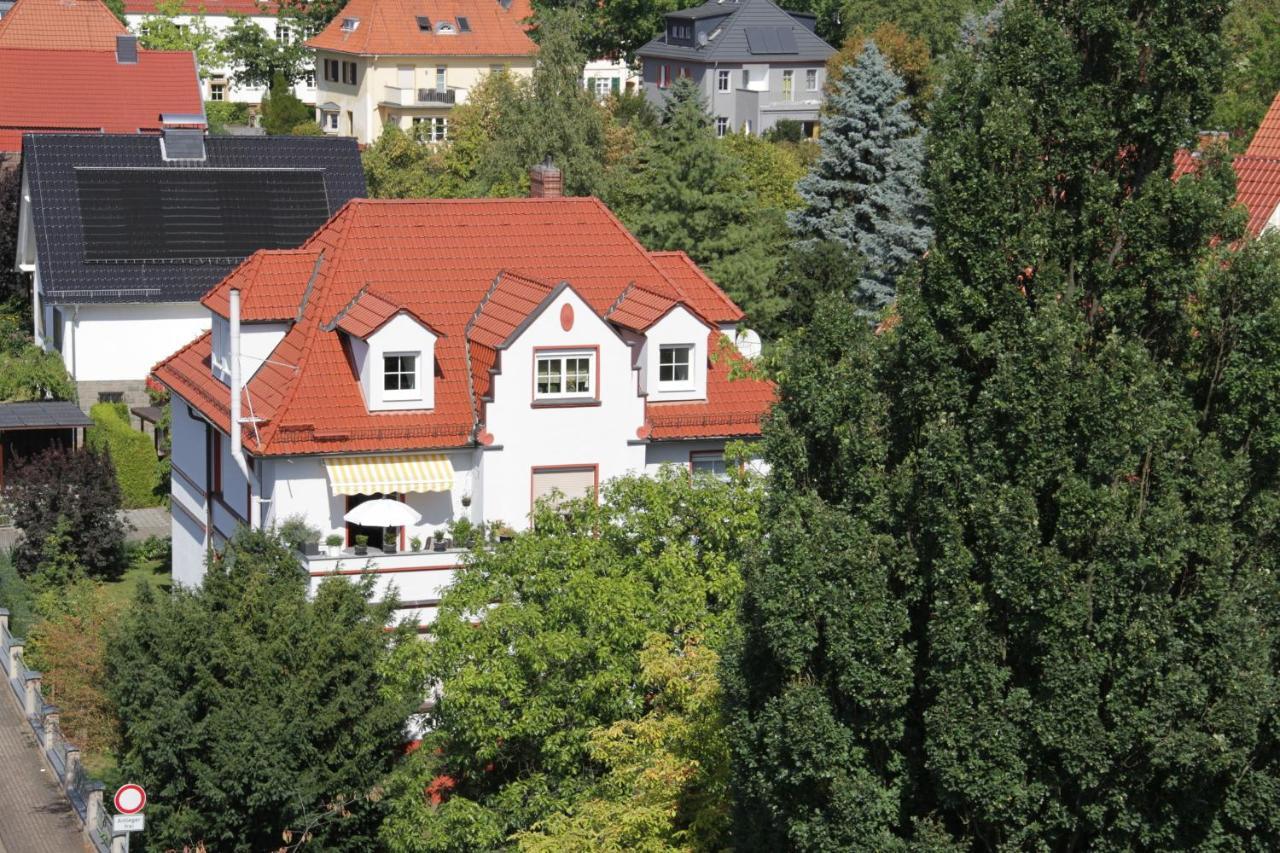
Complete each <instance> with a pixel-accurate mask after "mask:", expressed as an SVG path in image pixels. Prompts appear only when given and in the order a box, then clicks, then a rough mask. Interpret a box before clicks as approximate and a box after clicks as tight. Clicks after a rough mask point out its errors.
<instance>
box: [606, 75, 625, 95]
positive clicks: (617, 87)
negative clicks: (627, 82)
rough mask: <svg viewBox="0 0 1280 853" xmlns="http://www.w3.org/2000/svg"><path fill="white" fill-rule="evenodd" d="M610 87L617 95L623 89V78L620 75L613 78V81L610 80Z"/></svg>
mask: <svg viewBox="0 0 1280 853" xmlns="http://www.w3.org/2000/svg"><path fill="white" fill-rule="evenodd" d="M609 88H610V89H612V90H613V94H615V95H616V94H618V93H619V92H621V91H622V78H620V77H614V78H613V80H611V81H610V82H609Z"/></svg>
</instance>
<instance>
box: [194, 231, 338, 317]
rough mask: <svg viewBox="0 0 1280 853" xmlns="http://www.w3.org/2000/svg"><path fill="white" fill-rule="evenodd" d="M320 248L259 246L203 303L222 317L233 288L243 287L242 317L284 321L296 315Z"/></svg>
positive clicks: (226, 314) (229, 311)
mask: <svg viewBox="0 0 1280 853" xmlns="http://www.w3.org/2000/svg"><path fill="white" fill-rule="evenodd" d="M319 261H320V252H319V251H318V250H307V249H259V250H258V251H256V252H254V253H253V254H252V255H250V256H249V257H248V258H246V259H245V261H244V263H242V264H241V265H240V266H238V267H236V268H235V269H234V270H233V271H232V272H231V274H230V275H228V276H227V277H226V278H224V279H223V280H222V281H221V282H220V283H219V284H218V286H217V287H215V288H214V289H213V290H210V291H209V292H208V293H206V294H205V296H204V299H201V300H200V302H201V304H203V305H204V306H205V307H206V308H208V309H209V310H210V311H213V312H215V313H216V314H218V315H219V316H222V317H228V316H230V313H231V307H230V302H229V301H228V300H229V299H230V297H229V296H228V294H229V293H230V292H231V290H232V288H239V290H240V319H241V320H243V321H245V322H249V323H252V322H273V321H274V322H282V321H286V320H294V319H296V318H297V314H298V309H299V308H300V307H301V305H302V294H303V291H305V290H306V286H307V282H308V281H310V280H311V276H312V275H313V274H314V273H315V272H316V264H317V262H319Z"/></svg>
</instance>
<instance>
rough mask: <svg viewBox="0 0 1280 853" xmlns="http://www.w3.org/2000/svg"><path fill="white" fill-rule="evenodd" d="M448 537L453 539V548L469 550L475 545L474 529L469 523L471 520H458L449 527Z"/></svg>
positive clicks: (464, 518)
mask: <svg viewBox="0 0 1280 853" xmlns="http://www.w3.org/2000/svg"><path fill="white" fill-rule="evenodd" d="M449 535H451V536H452V537H453V545H454V547H455V548H470V547H472V546H473V545H474V544H475V537H476V527H475V525H474V524H472V523H471V519H469V518H466V517H463V518H458V519H455V520H454V522H453V524H451V525H449Z"/></svg>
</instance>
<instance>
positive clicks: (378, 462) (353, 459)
mask: <svg viewBox="0 0 1280 853" xmlns="http://www.w3.org/2000/svg"><path fill="white" fill-rule="evenodd" d="M324 467H325V468H327V469H328V471H329V487H330V488H331V489H332V490H333V493H334V494H335V495H377V494H384V495H387V494H395V493H396V492H447V491H449V490H450V489H452V488H453V465H452V464H451V463H450V462H449V457H447V456H445V455H444V454H443V453H416V454H401V455H396V456H341V457H338V458H336V459H326V460H325V461H324Z"/></svg>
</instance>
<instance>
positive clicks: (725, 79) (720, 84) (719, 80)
mask: <svg viewBox="0 0 1280 853" xmlns="http://www.w3.org/2000/svg"><path fill="white" fill-rule="evenodd" d="M732 76H733V72H732V71H730V70H729V69H727V68H721V69H720V70H719V71H717V72H716V91H717V92H728V91H729V90H730V87H731V86H732V85H733V82H732V79H731V78H732Z"/></svg>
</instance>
